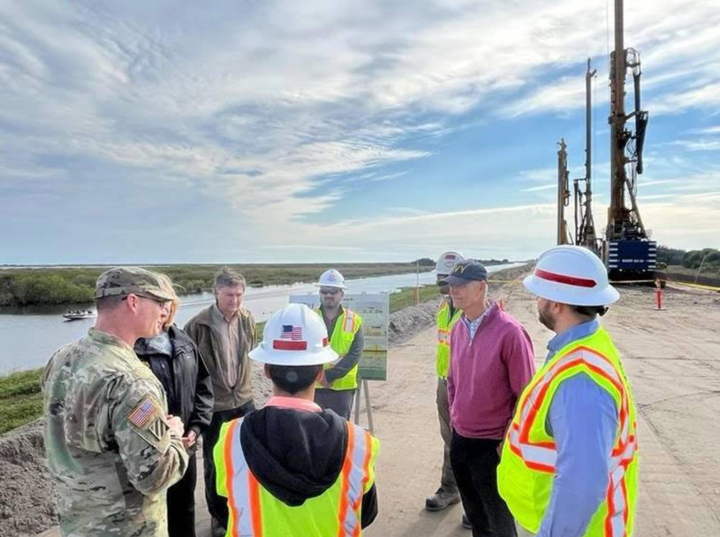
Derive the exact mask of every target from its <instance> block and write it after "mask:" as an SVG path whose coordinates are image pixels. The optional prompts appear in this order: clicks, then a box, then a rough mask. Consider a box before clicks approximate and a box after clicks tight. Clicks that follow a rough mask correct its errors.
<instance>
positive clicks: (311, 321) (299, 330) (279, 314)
mask: <svg viewBox="0 0 720 537" xmlns="http://www.w3.org/2000/svg"><path fill="white" fill-rule="evenodd" d="M250 358H252V359H253V360H255V361H257V362H262V363H264V364H273V365H286V366H299V365H320V364H327V363H329V362H334V361H335V360H337V359H338V354H337V353H336V352H335V351H334V350H332V349H331V348H330V344H329V342H328V334H327V329H326V328H325V323H324V322H323V321H322V319H320V316H319V315H318V314H317V313H315V312H314V311H313V310H311V309H310V308H308V307H307V306H306V305H305V304H290V305H289V306H287V307H285V308H283V309H281V310H280V311H276V312H275V313H273V316H272V317H270V319H268V321H267V323H265V329H264V330H263V340H262V343H260V345H258V346H257V347H255V348H254V349H253V350H251V351H250Z"/></svg>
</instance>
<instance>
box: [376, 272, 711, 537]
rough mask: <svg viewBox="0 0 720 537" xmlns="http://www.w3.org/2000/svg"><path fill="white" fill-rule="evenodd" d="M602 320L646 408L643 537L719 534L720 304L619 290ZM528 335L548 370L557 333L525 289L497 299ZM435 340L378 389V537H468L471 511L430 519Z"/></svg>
mask: <svg viewBox="0 0 720 537" xmlns="http://www.w3.org/2000/svg"><path fill="white" fill-rule="evenodd" d="M621 293H622V299H621V301H620V302H619V303H618V304H617V305H616V306H614V307H613V308H612V309H611V311H610V312H609V313H608V315H606V316H605V318H604V319H603V324H604V326H605V327H606V328H607V329H608V330H609V331H610V333H611V334H612V335H613V336H614V338H615V341H616V343H617V346H618V347H619V350H620V352H621V353H622V356H623V360H624V364H625V368H626V370H627V373H628V375H629V377H630V381H631V383H632V387H633V390H634V393H635V398H636V401H637V405H638V409H639V420H638V421H639V435H640V449H641V460H640V462H641V469H640V472H641V485H640V486H641V489H640V499H639V507H638V519H637V528H636V532H635V535H637V536H638V537H666V536H673V537H685V536H687V537H700V536H702V537H710V536H716V535H720V447H719V446H718V444H720V433H718V430H717V428H716V426H715V422H716V420H717V418H718V416H720V331H719V330H718V327H720V295H719V294H717V293H709V292H704V291H698V290H684V289H680V288H678V289H674V288H673V289H667V290H666V292H665V294H664V303H665V304H664V305H665V307H666V308H667V309H666V310H665V311H655V310H654V309H653V305H654V303H653V290H652V289H637V288H621ZM494 295H495V296H496V297H503V298H504V300H505V308H506V310H508V311H509V312H511V313H512V314H513V315H515V316H516V317H517V318H518V319H519V320H520V321H521V322H522V323H523V324H524V325H525V327H526V328H527V330H528V332H529V333H530V335H531V337H532V339H533V343H534V346H535V354H536V357H537V363H538V365H539V364H540V363H541V362H542V360H543V359H544V356H545V343H546V341H547V340H548V339H549V338H550V337H552V333H551V332H550V331H549V330H546V329H545V328H544V327H542V325H540V323H539V322H537V314H536V308H535V301H534V299H533V298H532V297H531V296H530V295H529V294H528V293H526V292H525V291H524V289H522V288H521V287H520V286H519V285H513V286H509V285H508V286H505V287H504V288H502V289H500V290H497V289H496V290H495V291H494ZM433 342H434V334H433V330H432V329H430V330H426V331H424V332H422V333H420V334H418V335H417V336H416V337H414V338H413V339H412V340H410V341H408V342H407V343H406V344H404V345H401V346H399V347H398V348H397V349H394V352H393V354H392V362H391V368H392V369H391V370H390V380H389V381H388V382H387V383H384V384H377V385H373V393H372V400H373V407H374V408H376V424H377V425H376V433H377V434H378V436H379V437H380V438H381V440H382V453H381V457H380V462H379V467H378V487H379V488H378V490H379V493H380V494H381V509H382V512H381V515H380V516H379V517H378V521H377V522H376V523H375V524H374V525H373V526H371V527H370V528H369V529H368V531H367V535H369V536H371V537H386V536H398V537H400V536H403V537H404V536H407V537H410V536H413V537H441V536H442V537H451V536H453V537H454V536H458V537H459V536H462V535H465V536H467V535H469V532H468V531H465V530H463V529H462V528H461V527H460V525H459V521H460V515H461V509H460V507H459V506H456V507H455V508H453V509H450V510H448V511H444V512H441V513H428V512H426V511H424V510H423V505H424V498H425V496H426V495H428V494H430V493H431V492H433V491H434V490H435V488H436V487H437V486H438V484H439V478H440V463H441V443H440V435H439V432H438V425H437V418H436V414H435V405H434V393H435V391H434V390H435V377H434V375H433V367H432V361H433V358H432V355H433Z"/></svg>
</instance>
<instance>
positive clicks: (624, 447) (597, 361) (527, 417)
mask: <svg viewBox="0 0 720 537" xmlns="http://www.w3.org/2000/svg"><path fill="white" fill-rule="evenodd" d="M581 364H584V365H586V366H588V367H589V368H590V369H592V370H593V371H594V372H595V373H597V374H599V375H602V376H603V377H605V378H606V379H607V380H609V381H610V382H611V383H612V384H613V386H615V388H616V389H617V391H618V392H619V393H620V395H621V401H622V404H621V407H620V412H619V424H620V435H619V437H618V440H617V445H616V447H615V448H614V449H613V454H612V466H611V468H613V469H615V468H617V467H618V466H619V465H620V464H622V462H623V460H624V458H625V457H629V459H632V457H633V455H634V453H635V437H634V436H633V437H631V436H630V425H629V416H628V406H629V402H628V394H627V392H626V391H625V389H624V388H623V384H622V380H621V379H620V376H619V375H618V372H617V371H616V370H615V367H614V366H613V365H612V363H611V362H610V361H609V360H608V359H607V358H606V357H604V356H602V355H601V354H598V353H597V352H595V351H594V350H592V349H589V348H587V347H578V348H577V349H576V350H575V351H574V352H571V353H569V354H567V355H566V356H564V357H562V358H561V359H560V360H558V361H557V362H556V363H554V364H553V366H552V367H551V368H550V369H549V370H548V371H547V372H546V373H545V374H544V375H543V377H542V379H540V381H539V382H537V383H536V384H535V385H534V386H532V384H531V386H532V391H531V392H530V394H529V395H528V396H527V399H525V404H524V405H523V407H522V408H521V411H520V420H519V421H520V423H522V424H523V425H522V427H521V426H520V425H518V423H517V422H515V421H514V420H513V424H512V427H511V429H510V431H509V434H508V440H509V441H510V447H511V449H513V451H515V453H516V454H517V455H519V456H521V457H522V458H523V460H524V461H525V463H526V464H527V466H528V467H530V468H532V469H533V470H538V471H545V472H554V471H555V461H556V460H557V451H556V446H555V443H554V442H547V443H546V442H535V443H531V442H530V441H529V439H528V437H529V434H530V429H531V428H532V426H533V422H534V421H535V419H536V418H537V411H538V408H539V407H540V406H541V405H542V402H543V401H542V400H543V399H544V397H545V394H546V392H547V390H548V388H549V387H550V383H551V382H552V380H553V379H554V378H555V377H556V376H557V375H559V374H560V373H562V372H564V371H566V370H568V369H570V368H572V367H575V366H577V365H581ZM629 459H628V460H629Z"/></svg>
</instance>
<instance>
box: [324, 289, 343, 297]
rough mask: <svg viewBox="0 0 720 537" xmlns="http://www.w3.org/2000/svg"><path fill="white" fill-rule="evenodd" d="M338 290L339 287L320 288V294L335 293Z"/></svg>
mask: <svg viewBox="0 0 720 537" xmlns="http://www.w3.org/2000/svg"><path fill="white" fill-rule="evenodd" d="M339 292H340V289H320V294H321V295H333V296H334V295H337V294H338V293H339Z"/></svg>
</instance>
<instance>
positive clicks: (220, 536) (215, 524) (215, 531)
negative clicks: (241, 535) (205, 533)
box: [210, 518, 227, 537]
mask: <svg viewBox="0 0 720 537" xmlns="http://www.w3.org/2000/svg"><path fill="white" fill-rule="evenodd" d="M226 533H227V530H226V529H225V527H224V526H223V525H222V524H221V523H220V521H219V520H218V519H217V518H211V519H210V535H212V537H225V534H226Z"/></svg>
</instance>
